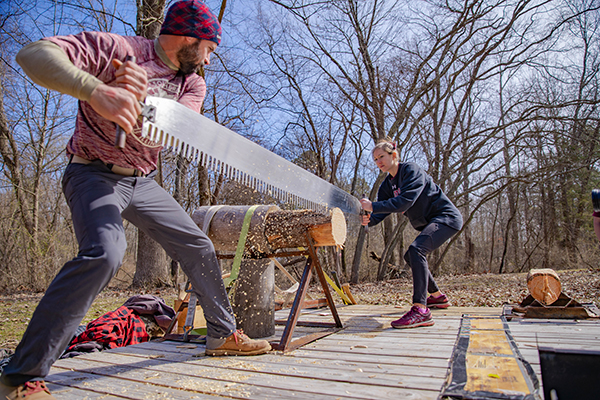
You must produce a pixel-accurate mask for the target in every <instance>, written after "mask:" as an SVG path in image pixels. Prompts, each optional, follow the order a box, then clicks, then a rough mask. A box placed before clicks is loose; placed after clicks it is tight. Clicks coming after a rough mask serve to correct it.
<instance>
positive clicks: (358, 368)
mask: <svg viewBox="0 0 600 400" xmlns="http://www.w3.org/2000/svg"><path fill="white" fill-rule="evenodd" d="M405 311H407V309H406V308H394V307H392V306H367V305H355V306H344V307H342V306H338V312H339V315H340V317H341V319H342V321H343V323H344V327H345V329H344V330H342V331H340V332H337V333H335V334H333V335H330V336H327V337H325V338H322V339H319V340H318V341H316V342H313V343H310V344H308V345H306V346H304V347H301V348H300V349H297V350H294V351H292V352H289V353H285V354H282V353H280V352H272V353H270V354H266V355H261V356H255V357H206V356H204V346H203V345H201V344H190V343H181V342H168V341H165V342H148V343H143V344H140V345H136V346H130V347H125V348H119V349H115V350H111V351H105V352H102V353H96V354H90V355H83V356H79V357H75V358H71V359H65V360H59V361H58V362H56V363H55V365H54V366H53V368H52V371H51V374H50V375H49V376H48V377H47V379H46V380H47V382H48V386H49V387H50V389H51V390H52V393H53V395H54V396H55V397H56V398H57V399H59V400H65V399H69V400H70V399H78V400H80V399H145V400H147V399H215V398H227V399H257V400H263V399H310V400H333V399H392V398H394V399H398V398H400V399H403V398H405V399H437V398H438V396H439V395H440V390H441V388H442V385H443V384H444V381H445V379H446V376H447V374H448V367H449V361H450V357H451V356H452V352H453V348H454V345H455V342H456V339H457V334H458V330H459V327H460V324H461V316H462V315H463V314H469V315H478V316H499V315H500V314H501V312H502V310H501V309H500V308H459V307H451V308H449V309H447V310H433V312H434V319H435V322H436V323H435V325H434V326H432V327H426V328H418V329H408V330H397V329H392V328H391V327H390V322H391V321H392V320H393V319H397V318H399V317H400V316H401V315H402V314H403V313H404V312H405ZM287 312H289V310H282V311H278V313H277V318H278V319H282V318H283V319H285V318H286V317H287V315H286V313H287ZM300 320H301V321H309V320H310V321H327V322H329V321H331V315H330V313H329V311H328V309H320V310H304V311H303V314H302V316H301V317H300ZM509 326H510V330H511V334H512V336H513V337H514V339H515V341H516V343H517V345H518V347H519V351H520V352H521V354H522V355H523V357H524V358H525V359H526V360H527V361H528V362H529V363H530V364H531V365H532V367H533V369H534V371H535V372H536V374H537V375H538V379H539V380H540V383H541V377H540V365H539V358H538V351H537V346H538V345H539V346H552V347H555V348H569V349H589V350H596V351H598V350H600V340H599V339H600V323H599V322H598V321H597V320H593V321H592V320H586V321H573V320H551V321H550V320H532V319H527V320H512V321H510V322H509ZM282 330H283V327H279V326H278V328H277V333H276V336H274V337H273V338H271V339H278V338H279V337H280V336H281V333H282ZM318 330H319V329H314V328H303V327H297V328H296V331H295V335H294V337H298V336H301V335H303V334H306V333H308V332H314V331H318Z"/></svg>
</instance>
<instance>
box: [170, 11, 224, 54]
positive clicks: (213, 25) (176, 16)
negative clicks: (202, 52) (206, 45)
mask: <svg viewBox="0 0 600 400" xmlns="http://www.w3.org/2000/svg"><path fill="white" fill-rule="evenodd" d="M160 33H161V35H162V34H163V33H164V34H166V35H177V36H191V37H195V38H197V39H206V40H211V41H213V42H215V43H216V44H219V43H220V42H221V24H219V20H218V19H217V16H216V15H215V14H213V12H212V11H211V10H210V9H209V8H208V6H207V5H206V4H204V3H203V2H201V1H199V0H181V1H178V2H176V3H173V5H172V6H171V7H169V11H167V16H166V17H165V22H163V24H162V27H161V28H160Z"/></svg>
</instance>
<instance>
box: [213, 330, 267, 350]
mask: <svg viewBox="0 0 600 400" xmlns="http://www.w3.org/2000/svg"><path fill="white" fill-rule="evenodd" d="M209 347H210V344H209V343H208V341H207V344H206V351H205V354H206V355H207V356H255V355H258V354H264V353H266V352H267V351H269V350H271V345H270V344H269V342H267V341H266V340H254V339H250V338H249V337H248V336H247V335H245V334H244V332H242V331H241V330H240V329H238V330H237V331H235V332H234V333H233V335H231V336H229V337H228V338H227V339H225V343H223V344H221V345H220V346H218V347H216V348H214V349H211V348H209Z"/></svg>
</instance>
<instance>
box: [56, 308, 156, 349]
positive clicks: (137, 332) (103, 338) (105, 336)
mask: <svg viewBox="0 0 600 400" xmlns="http://www.w3.org/2000/svg"><path fill="white" fill-rule="evenodd" d="M149 339H150V335H148V332H146V325H145V324H144V322H143V321H142V319H141V318H140V317H139V316H138V315H137V314H136V313H135V312H134V311H133V310H131V309H129V308H128V307H125V306H121V307H119V308H117V309H116V310H114V311H111V312H108V313H106V314H104V315H103V316H101V317H100V318H97V319H95V320H93V321H92V322H90V323H89V324H87V326H86V328H85V331H84V332H83V333H81V334H80V335H79V336H77V337H76V338H74V339H73V340H72V341H71V343H70V344H69V347H68V348H67V350H66V351H65V352H66V353H68V352H70V351H73V350H74V349H75V348H76V347H77V345H78V344H81V343H85V342H97V343H100V344H102V345H103V347H104V348H105V349H114V348H115V347H124V346H129V345H132V344H138V343H142V342H147V341H148V340H149Z"/></svg>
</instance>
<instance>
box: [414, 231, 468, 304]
mask: <svg viewBox="0 0 600 400" xmlns="http://www.w3.org/2000/svg"><path fill="white" fill-rule="evenodd" d="M457 232H458V231H457V230H456V229H454V228H450V227H449V226H448V225H444V224H439V223H435V222H434V223H431V224H429V225H427V226H426V227H425V229H423V230H422V231H421V233H420V234H419V236H417V238H416V239H415V240H414V242H412V244H411V245H410V246H409V247H408V250H407V251H406V253H405V254H404V260H406V262H407V263H408V265H410V269H411V270H412V276H413V303H420V304H423V305H426V304H427V294H428V293H435V292H437V291H438V290H440V289H439V288H438V285H437V284H436V283H435V280H434V279H433V275H431V271H429V265H428V264H427V255H428V254H429V253H431V252H432V251H434V250H435V249H437V248H438V247H440V246H441V245H442V244H444V242H445V241H446V240H448V239H450V238H451V237H452V236H454V235H455V234H456V233H457Z"/></svg>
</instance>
